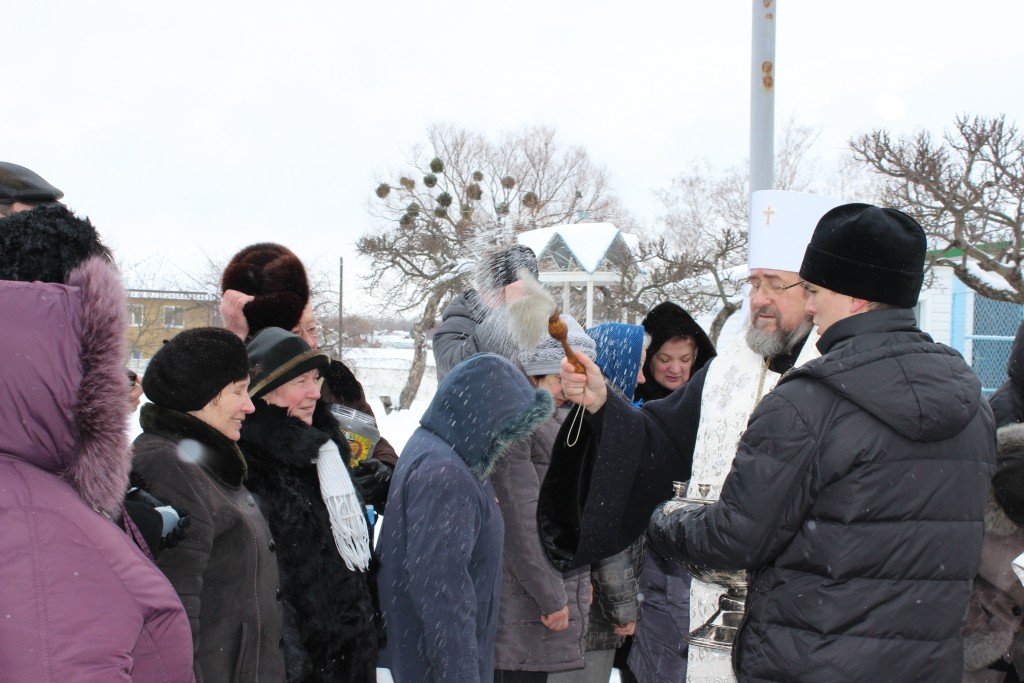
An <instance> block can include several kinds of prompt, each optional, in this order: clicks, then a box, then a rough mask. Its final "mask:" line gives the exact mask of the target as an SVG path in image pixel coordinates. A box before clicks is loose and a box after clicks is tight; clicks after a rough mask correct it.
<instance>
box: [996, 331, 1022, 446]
mask: <svg viewBox="0 0 1024 683" xmlns="http://www.w3.org/2000/svg"><path fill="white" fill-rule="evenodd" d="M1006 374H1007V375H1009V377H1008V379H1007V380H1006V381H1005V382H1003V385H1002V386H1001V387H999V388H998V389H996V391H995V393H993V394H992V396H991V397H990V398H989V399H988V403H989V405H990V406H992V414H993V415H995V418H996V427H1005V426H1006V425H1008V424H1014V423H1016V422H1024V323H1021V324H1020V327H1018V328H1017V337H1016V338H1015V339H1014V340H1013V348H1012V349H1011V350H1010V360H1009V362H1008V363H1007V364H1006Z"/></svg>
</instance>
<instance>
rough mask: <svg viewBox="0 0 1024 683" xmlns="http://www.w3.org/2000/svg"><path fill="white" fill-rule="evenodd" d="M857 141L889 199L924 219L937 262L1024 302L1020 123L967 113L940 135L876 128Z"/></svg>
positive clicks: (987, 290) (1023, 141)
mask: <svg viewBox="0 0 1024 683" xmlns="http://www.w3.org/2000/svg"><path fill="white" fill-rule="evenodd" d="M850 147H851V148H852V150H853V153H854V155H855V157H856V158H857V160H859V161H860V162H861V163H863V164H865V165H867V167H869V168H870V169H871V170H873V171H874V172H875V173H877V174H879V175H880V176H881V177H882V179H883V181H884V184H883V188H882V194H881V198H882V201H883V202H884V203H885V204H887V205H889V206H894V207H897V208H900V209H902V210H904V211H906V212H907V213H908V214H910V215H911V216H913V217H914V218H916V219H917V220H918V221H919V222H920V223H921V225H922V226H923V227H924V229H925V232H926V234H927V235H928V238H929V242H930V247H931V251H930V253H929V260H930V262H931V263H932V264H933V265H942V266H949V267H951V268H952V269H953V272H954V273H955V274H956V276H957V277H958V278H959V279H960V280H961V281H962V282H963V283H964V284H966V285H967V286H968V287H970V288H971V289H973V290H975V291H976V292H978V293H980V294H982V295H984V296H986V297H989V298H991V299H996V300H999V301H1010V302H1014V303H1024V281H1022V278H1021V232H1022V226H1024V210H1022V207H1024V136H1022V135H1021V133H1020V131H1019V130H1018V129H1017V127H1016V126H1015V125H1014V124H1013V123H1009V122H1007V121H1006V119H1005V117H1004V116H997V117H992V118H986V117H982V116H974V117H967V116H962V117H959V118H957V120H956V124H955V126H954V129H953V130H952V131H947V132H946V133H945V134H943V136H942V137H941V139H935V138H933V137H932V136H931V135H930V134H929V133H927V132H919V133H917V134H915V135H912V136H908V137H894V136H893V135H891V134H890V133H889V132H888V131H885V130H876V131H872V132H871V133H868V134H866V135H862V136H860V137H858V138H855V139H854V140H852V141H851V143H850Z"/></svg>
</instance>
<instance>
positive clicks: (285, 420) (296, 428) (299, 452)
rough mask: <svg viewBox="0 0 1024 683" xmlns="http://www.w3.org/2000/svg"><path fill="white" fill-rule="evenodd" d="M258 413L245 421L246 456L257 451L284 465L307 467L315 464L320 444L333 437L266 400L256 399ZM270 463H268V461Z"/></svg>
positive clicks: (262, 455)
mask: <svg viewBox="0 0 1024 683" xmlns="http://www.w3.org/2000/svg"><path fill="white" fill-rule="evenodd" d="M253 403H254V404H255V405H256V412H255V413H253V414H252V415H250V416H249V417H248V418H246V420H245V422H244V423H243V424H242V439H241V441H239V446H240V447H241V449H242V452H243V453H245V455H246V457H248V458H253V457H254V453H259V456H260V457H266V458H269V459H271V460H273V461H275V462H276V463H278V464H280V465H285V466H288V467H297V468H300V469H305V468H309V467H314V465H313V460H315V459H316V457H317V455H318V454H319V452H320V446H322V445H323V444H324V443H326V442H327V439H328V438H329V437H328V436H327V434H324V433H323V432H322V431H320V430H319V429H316V428H315V427H311V426H309V425H307V424H306V423H305V422H303V421H302V420H300V419H298V418H296V417H289V416H288V412H287V411H286V410H285V409H284V408H279V407H278V406H272V405H270V404H269V403H267V402H266V401H264V400H262V399H257V400H255V401H253ZM265 464H267V463H265Z"/></svg>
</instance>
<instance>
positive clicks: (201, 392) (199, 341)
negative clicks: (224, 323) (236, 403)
mask: <svg viewBox="0 0 1024 683" xmlns="http://www.w3.org/2000/svg"><path fill="white" fill-rule="evenodd" d="M248 374H249V362H248V360H247V358H246V355H245V344H243V343H242V340H241V339H239V338H238V337H236V336H235V335H234V334H232V333H231V332H228V331H227V330H224V329H221V328H218V327H197V328H195V329H192V330H185V331H184V332H181V333H179V334H178V335H177V336H175V337H174V338H173V339H171V340H170V341H168V342H167V343H166V344H164V345H163V346H162V347H161V348H160V350H159V351H157V352H156V353H155V354H154V355H153V358H152V359H151V360H150V361H149V365H148V366H147V367H146V374H145V376H144V377H143V378H142V390H143V391H144V392H146V397H147V398H149V400H150V401H152V402H153V403H155V404H156V405H158V406H160V407H162V408H168V409H170V410H177V411H180V412H183V413H186V412H188V411H190V410H200V409H202V408H203V406H205V405H206V404H207V403H209V402H210V399H212V398H214V397H215V396H217V394H219V393H220V392H221V391H222V390H223V389H224V387H226V386H227V385H229V384H231V383H232V382H237V381H239V380H242V379H245V377H246V375H248Z"/></svg>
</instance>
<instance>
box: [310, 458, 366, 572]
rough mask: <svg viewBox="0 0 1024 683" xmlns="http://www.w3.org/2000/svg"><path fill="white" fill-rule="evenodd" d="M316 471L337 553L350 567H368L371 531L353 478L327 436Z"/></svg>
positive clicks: (360, 568) (354, 569)
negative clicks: (353, 484)
mask: <svg viewBox="0 0 1024 683" xmlns="http://www.w3.org/2000/svg"><path fill="white" fill-rule="evenodd" d="M316 471H317V475H318V476H319V477H320V496H321V497H322V498H323V499H324V505H326V506H327V514H328V515H329V516H330V518H331V531H332V532H334V544H335V545H336V546H338V553H339V554H340V555H341V559H343V560H344V561H345V566H346V567H348V568H349V569H350V570H352V571H366V570H367V569H368V568H369V566H370V534H369V531H368V529H367V525H366V517H365V516H364V514H363V507H362V506H361V505H360V504H359V498H357V497H356V491H355V488H353V486H352V478H351V477H350V476H349V474H348V471H347V470H346V468H345V463H344V462H342V460H341V452H340V451H339V450H338V445H337V444H336V443H334V442H333V441H331V440H330V439H328V440H327V443H325V444H324V445H323V446H321V447H320V453H319V455H318V457H317V459H316Z"/></svg>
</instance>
